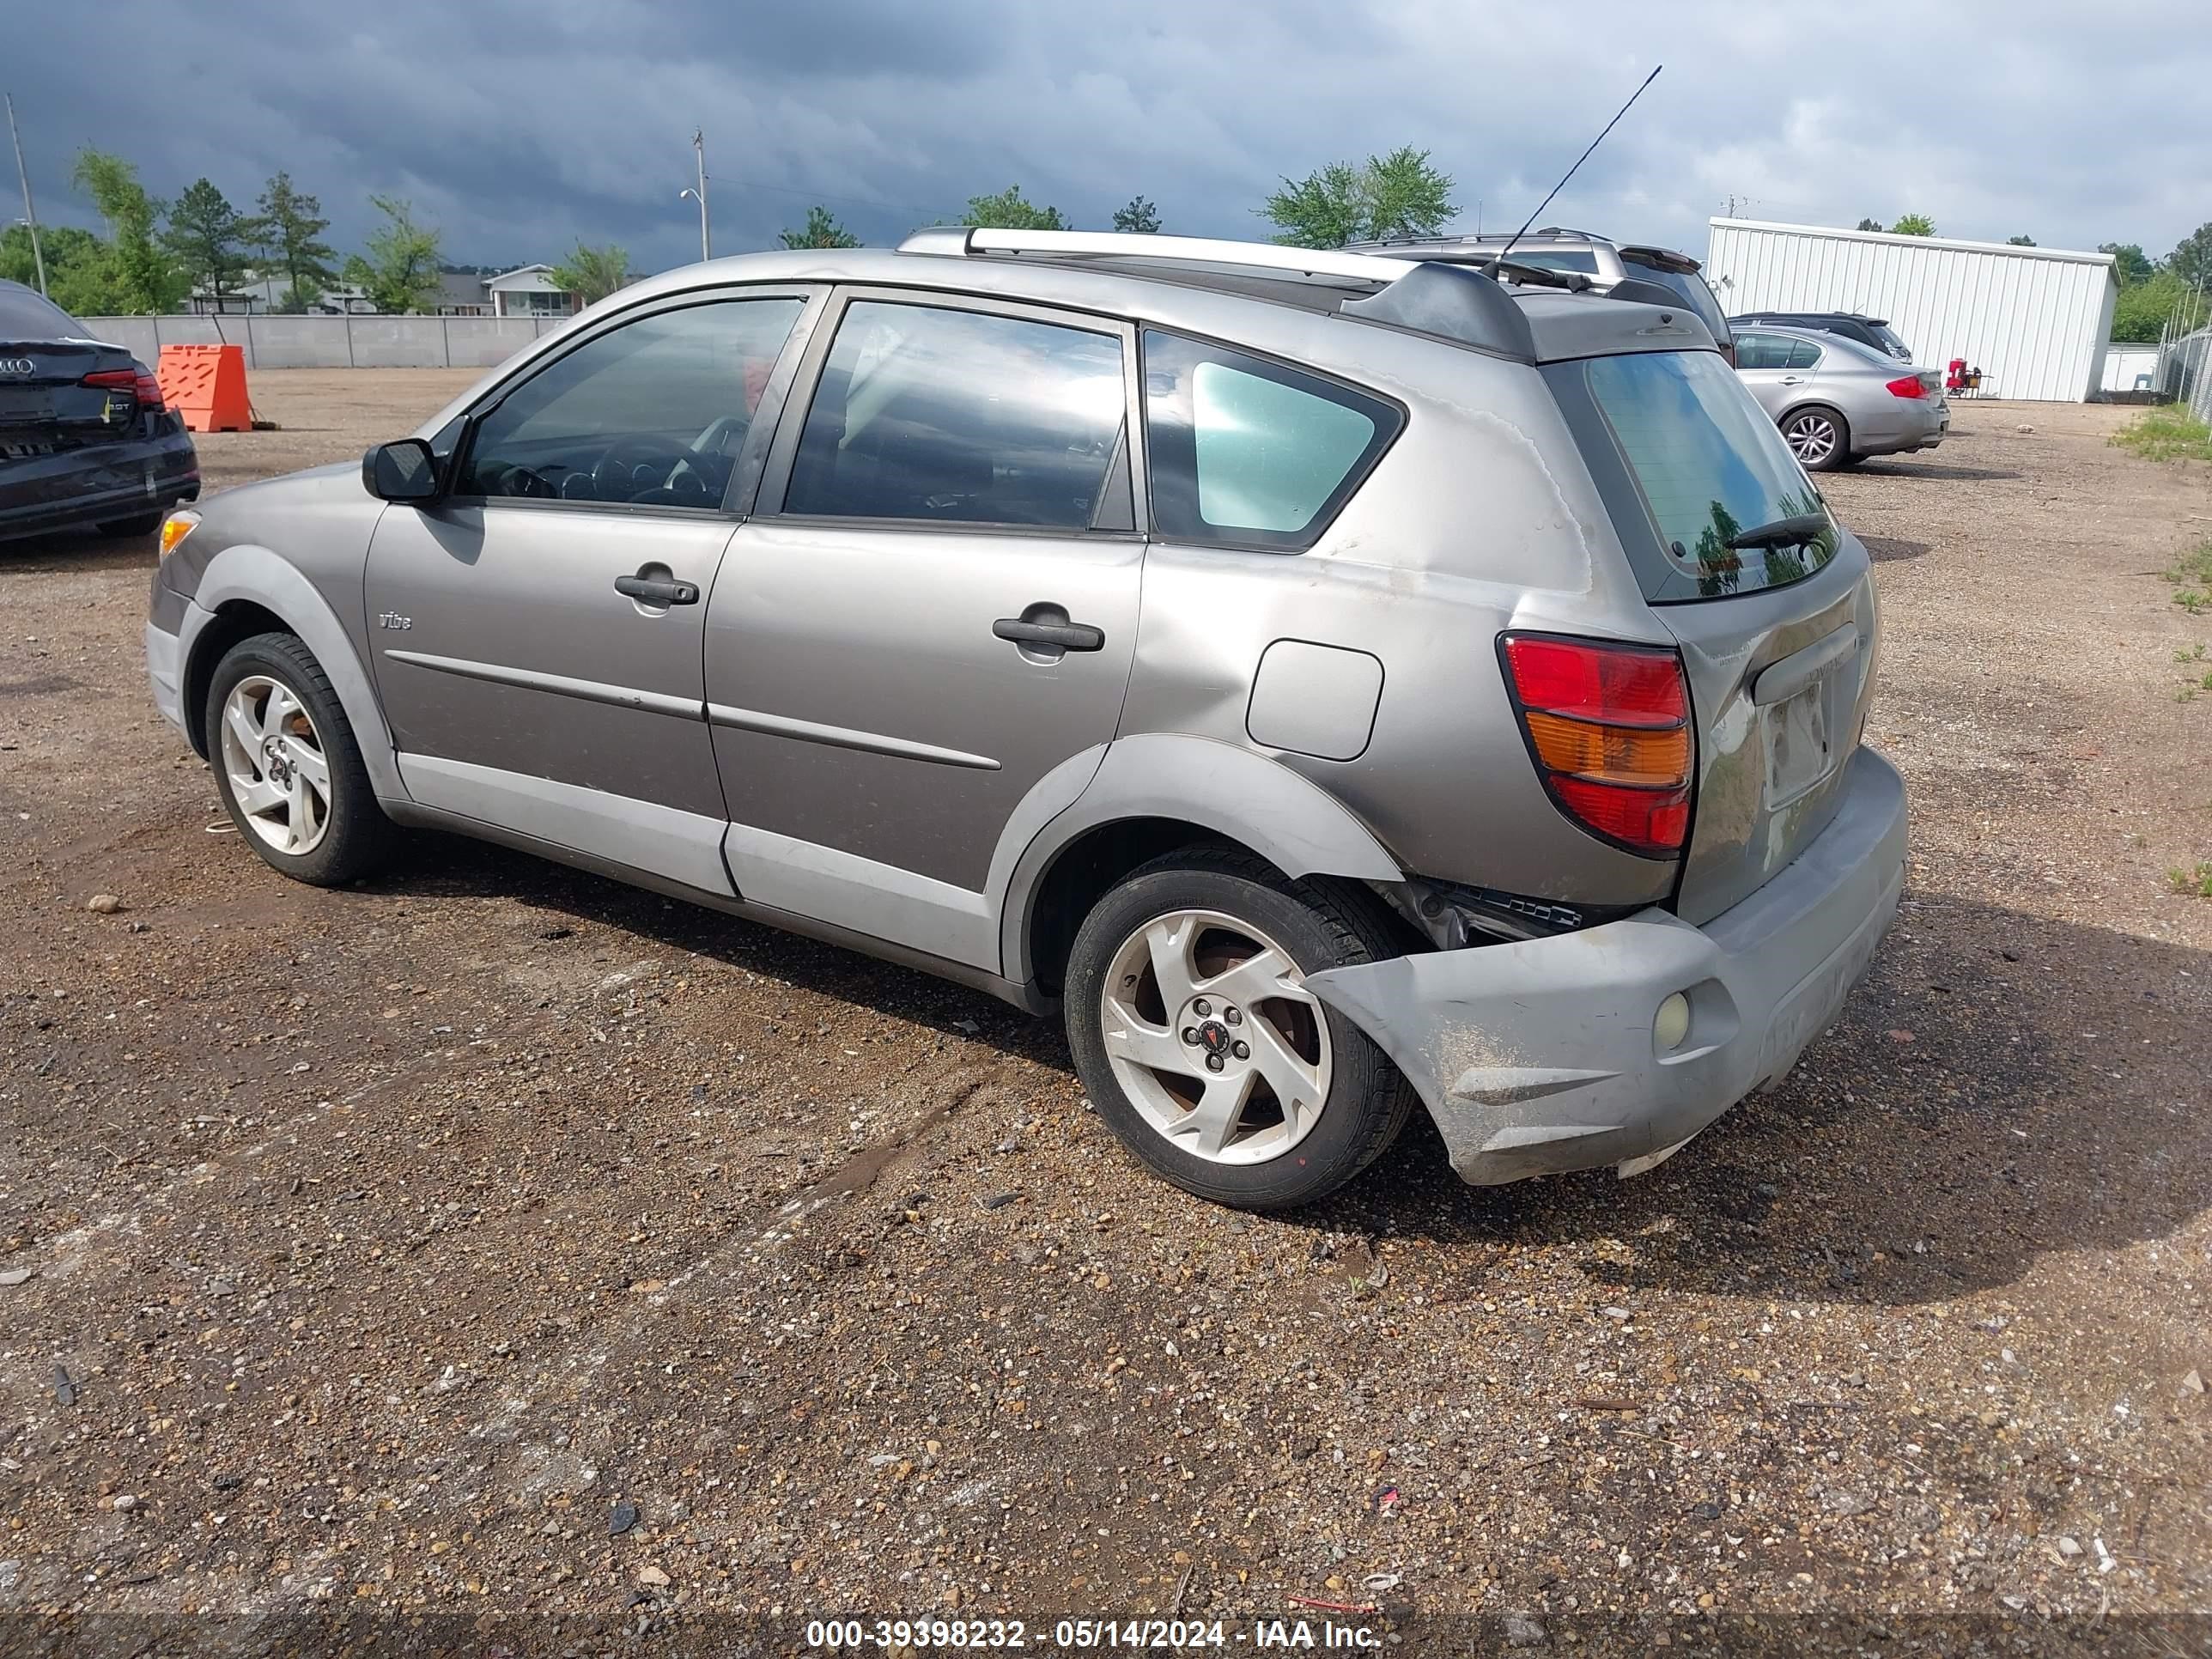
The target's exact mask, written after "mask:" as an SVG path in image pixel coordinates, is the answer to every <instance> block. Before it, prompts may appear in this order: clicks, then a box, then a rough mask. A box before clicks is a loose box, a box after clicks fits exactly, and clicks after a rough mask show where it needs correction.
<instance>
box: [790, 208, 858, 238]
mask: <svg viewBox="0 0 2212 1659" xmlns="http://www.w3.org/2000/svg"><path fill="white" fill-rule="evenodd" d="M781 241H782V243H783V245H784V246H786V247H858V246H860V238H859V237H857V236H855V235H854V234H853V233H852V232H851V231H849V230H848V229H846V228H845V227H844V226H842V225H841V224H839V223H838V222H837V216H836V214H834V213H832V212H830V211H829V209H828V208H826V207H823V206H820V205H819V204H817V205H816V206H814V207H811V208H809V209H807V210H806V222H805V224H803V225H801V226H800V227H799V228H798V229H797V230H787V231H785V232H784V233H783V235H782V237H781Z"/></svg>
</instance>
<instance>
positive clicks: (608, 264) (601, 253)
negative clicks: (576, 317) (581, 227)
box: [552, 242, 629, 305]
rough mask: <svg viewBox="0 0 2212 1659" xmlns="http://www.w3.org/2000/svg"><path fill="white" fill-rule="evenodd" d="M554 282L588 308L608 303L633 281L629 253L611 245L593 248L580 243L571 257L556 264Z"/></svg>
mask: <svg viewBox="0 0 2212 1659" xmlns="http://www.w3.org/2000/svg"><path fill="white" fill-rule="evenodd" d="M552 279H553V281H554V282H555V283H557V284H559V285H560V286H561V287H562V289H566V290H567V291H568V293H570V294H573V295H575V296H576V298H577V299H578V300H580V301H582V302H583V303H584V304H586V305H590V304H591V303H592V301H594V300H604V299H605V298H606V297H607V295H610V294H611V293H613V292H614V291H615V290H616V289H618V288H620V287H622V286H623V284H624V283H627V282H629V250H628V249H626V248H622V247H617V246H616V245H615V244H614V243H612V242H609V243H608V244H607V245H606V246H605V247H592V246H588V245H587V244H586V243H583V242H579V243H577V244H576V246H575V247H574V250H573V251H572V252H570V253H569V255H568V258H565V259H563V260H562V262H561V263H560V264H557V265H556V266H555V267H554V268H553V270H552Z"/></svg>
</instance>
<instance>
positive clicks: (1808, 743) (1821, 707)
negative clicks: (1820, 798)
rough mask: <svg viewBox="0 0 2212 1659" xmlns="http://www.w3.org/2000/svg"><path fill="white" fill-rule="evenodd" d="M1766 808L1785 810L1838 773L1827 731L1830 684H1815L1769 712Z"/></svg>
mask: <svg viewBox="0 0 2212 1659" xmlns="http://www.w3.org/2000/svg"><path fill="white" fill-rule="evenodd" d="M1765 713H1766V719H1765V739H1766V805H1767V807H1768V810H1769V811H1771V810H1772V809H1774V808H1776V807H1778V806H1786V805H1789V804H1790V802H1791V801H1793V800H1796V799H1797V798H1798V797H1799V796H1800V795H1802V794H1803V793H1805V792H1806V791H1807V790H1808V789H1811V788H1812V787H1814V786H1815V785H1816V784H1818V783H1819V782H1820V781H1821V780H1822V779H1823V778H1825V777H1826V776H1827V775H1828V774H1829V773H1830V772H1832V771H1833V770H1834V769H1835V763H1836V760H1835V750H1834V745H1833V744H1832V741H1831V738H1830V734H1829V730H1828V681H1827V679H1826V678H1825V677H1824V678H1820V679H1818V680H1815V681H1814V682H1813V684H1810V685H1808V686H1807V687H1806V688H1805V689H1804V690H1802V691H1800V692H1798V693H1797V694H1796V696H1792V697H1790V698H1788V699H1786V700H1785V701H1784V702H1778V703H1776V704H1775V705H1774V706H1773V707H1772V708H1769V709H1767V710H1766V711H1765Z"/></svg>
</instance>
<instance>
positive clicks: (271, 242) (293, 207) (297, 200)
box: [255, 172, 337, 312]
mask: <svg viewBox="0 0 2212 1659" xmlns="http://www.w3.org/2000/svg"><path fill="white" fill-rule="evenodd" d="M255 205H256V206H257V207H258V208H259V209H260V210H261V234H262V238H263V241H262V246H264V248H266V249H267V250H268V252H270V254H271V255H272V256H273V258H274V259H275V261H276V263H278V264H282V265H283V267H284V279H285V283H286V287H285V290H284V302H283V305H282V306H281V307H277V308H278V309H279V310H283V311H295V312H296V311H305V310H306V309H307V307H309V306H311V305H313V304H314V302H315V301H317V300H319V299H320V298H322V295H323V290H324V289H326V288H328V287H329V286H330V285H331V283H334V282H336V281H337V272H336V271H335V270H332V269H331V260H332V259H334V258H337V255H336V254H334V253H332V252H331V249H330V246H329V245H328V244H327V243H325V242H322V241H319V240H317V238H319V236H321V235H322V234H323V233H324V232H325V230H327V229H329V228H330V224H331V222H330V221H329V220H327V219H325V218H324V217H323V204H322V203H321V201H320V200H319V199H318V198H317V197H313V196H310V195H308V194H307V192H306V191H298V190H295V189H293V188H292V175H291V174H290V173H283V172H280V173H277V174H276V176H275V177H274V178H272V179H270V181H269V184H268V187H267V188H266V189H264V191H262V192H261V199H260V200H259V201H258V202H257V203H256V204H255Z"/></svg>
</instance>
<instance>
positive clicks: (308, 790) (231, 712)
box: [222, 674, 331, 857]
mask: <svg viewBox="0 0 2212 1659" xmlns="http://www.w3.org/2000/svg"><path fill="white" fill-rule="evenodd" d="M222 769H223V773H224V775H225V776H227V777H228V779H229V780H230V791H231V794H232V797H233V798H234V799H235V800H236V801H237V802H238V810H239V813H240V816H241V817H244V818H245V820H246V824H247V826H248V827H249V828H251V829H252V831H253V833H254V834H255V835H257V836H260V837H261V839H262V840H263V841H264V842H267V843H268V844H269V845H270V847H273V848H276V850H277V851H278V852H280V853H287V854H292V855H293V856H295V857H297V856H299V855H301V854H306V853H311V852H313V851H314V849H315V848H317V847H318V846H319V845H320V844H321V843H322V839H323V837H324V836H325V834H327V833H328V832H329V830H330V827H331V763H330V758H329V757H328V756H327V755H325V753H324V750H323V740H322V738H321V736H320V735H319V733H318V732H316V730H315V722H314V720H313V719H312V718H311V717H310V716H309V714H308V713H307V705H306V704H305V703H303V702H301V700H300V698H299V697H298V696H297V695H296V694H295V693H294V692H293V690H291V688H290V687H289V686H287V685H285V684H283V682H282V681H280V680H276V679H272V678H270V677H269V676H268V675H266V674H249V675H247V676H246V678H244V679H242V680H240V681H239V683H238V684H236V685H234V686H233V687H232V688H231V691H230V695H229V696H228V697H226V698H224V699H223V703H222Z"/></svg>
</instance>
